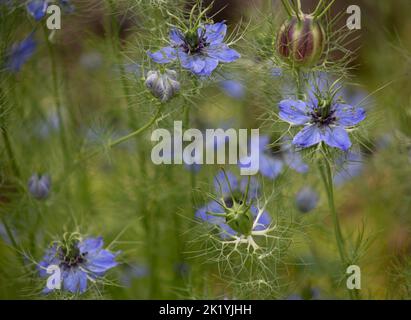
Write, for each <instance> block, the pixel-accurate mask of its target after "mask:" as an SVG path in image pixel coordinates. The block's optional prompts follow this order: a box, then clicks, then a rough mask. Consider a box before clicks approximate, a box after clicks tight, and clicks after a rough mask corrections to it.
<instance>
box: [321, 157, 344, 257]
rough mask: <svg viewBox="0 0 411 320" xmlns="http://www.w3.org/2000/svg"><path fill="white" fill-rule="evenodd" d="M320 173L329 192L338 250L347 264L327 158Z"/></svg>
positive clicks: (328, 197) (329, 204)
mask: <svg viewBox="0 0 411 320" xmlns="http://www.w3.org/2000/svg"><path fill="white" fill-rule="evenodd" d="M320 173H321V178H322V180H323V183H324V187H325V189H326V192H327V200H328V206H329V208H330V211H331V216H332V219H333V224H334V232H335V238H336V240H337V247H338V252H339V255H340V259H341V262H342V264H343V265H345V264H346V262H347V259H346V253H345V248H344V238H343V235H342V232H341V226H340V221H339V219H338V214H337V210H336V208H335V199H334V184H333V178H332V172H331V166H330V163H329V162H328V160H327V159H324V161H323V166H322V165H321V164H320Z"/></svg>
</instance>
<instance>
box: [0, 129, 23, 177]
mask: <svg viewBox="0 0 411 320" xmlns="http://www.w3.org/2000/svg"><path fill="white" fill-rule="evenodd" d="M0 130H1V134H2V136H3V141H4V146H5V148H6V152H7V156H8V158H9V161H10V164H11V168H12V170H13V173H14V175H15V176H16V178H20V169H19V166H18V165H17V161H16V157H15V156H14V151H13V147H12V145H11V143H10V137H9V134H8V132H7V128H5V126H4V125H2V127H1V128H0Z"/></svg>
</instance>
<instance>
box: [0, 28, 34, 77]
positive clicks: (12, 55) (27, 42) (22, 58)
mask: <svg viewBox="0 0 411 320" xmlns="http://www.w3.org/2000/svg"><path fill="white" fill-rule="evenodd" d="M36 47H37V43H36V41H35V40H34V39H33V36H32V34H30V35H29V36H28V37H27V38H26V39H24V40H23V41H21V42H18V43H15V44H14V45H13V46H12V47H11V49H10V51H9V53H8V54H7V58H6V69H8V70H9V71H11V72H14V73H17V72H19V71H20V69H21V67H22V66H23V64H25V63H26V62H27V60H29V59H30V57H31V56H32V55H33V54H34V52H35V50H36Z"/></svg>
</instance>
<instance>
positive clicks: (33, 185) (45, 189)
mask: <svg viewBox="0 0 411 320" xmlns="http://www.w3.org/2000/svg"><path fill="white" fill-rule="evenodd" d="M50 188H51V178H50V176H49V175H39V174H37V173H36V174H33V175H32V176H31V178H30V180H29V182H28V189H29V192H30V193H31V195H32V196H33V197H34V198H36V199H37V200H44V199H47V197H48V196H49V194H50Z"/></svg>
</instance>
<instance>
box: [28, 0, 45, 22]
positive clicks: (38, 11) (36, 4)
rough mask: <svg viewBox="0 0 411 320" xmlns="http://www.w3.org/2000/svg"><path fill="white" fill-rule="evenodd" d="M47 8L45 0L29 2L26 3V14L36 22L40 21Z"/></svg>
mask: <svg viewBox="0 0 411 320" xmlns="http://www.w3.org/2000/svg"><path fill="white" fill-rule="evenodd" d="M47 7H48V1H47V0H31V1H29V2H28V3H27V5H26V8H27V12H28V13H29V14H30V15H31V16H32V17H33V18H34V19H35V20H36V21H40V20H41V19H43V18H44V16H45V15H46V11H47Z"/></svg>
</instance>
